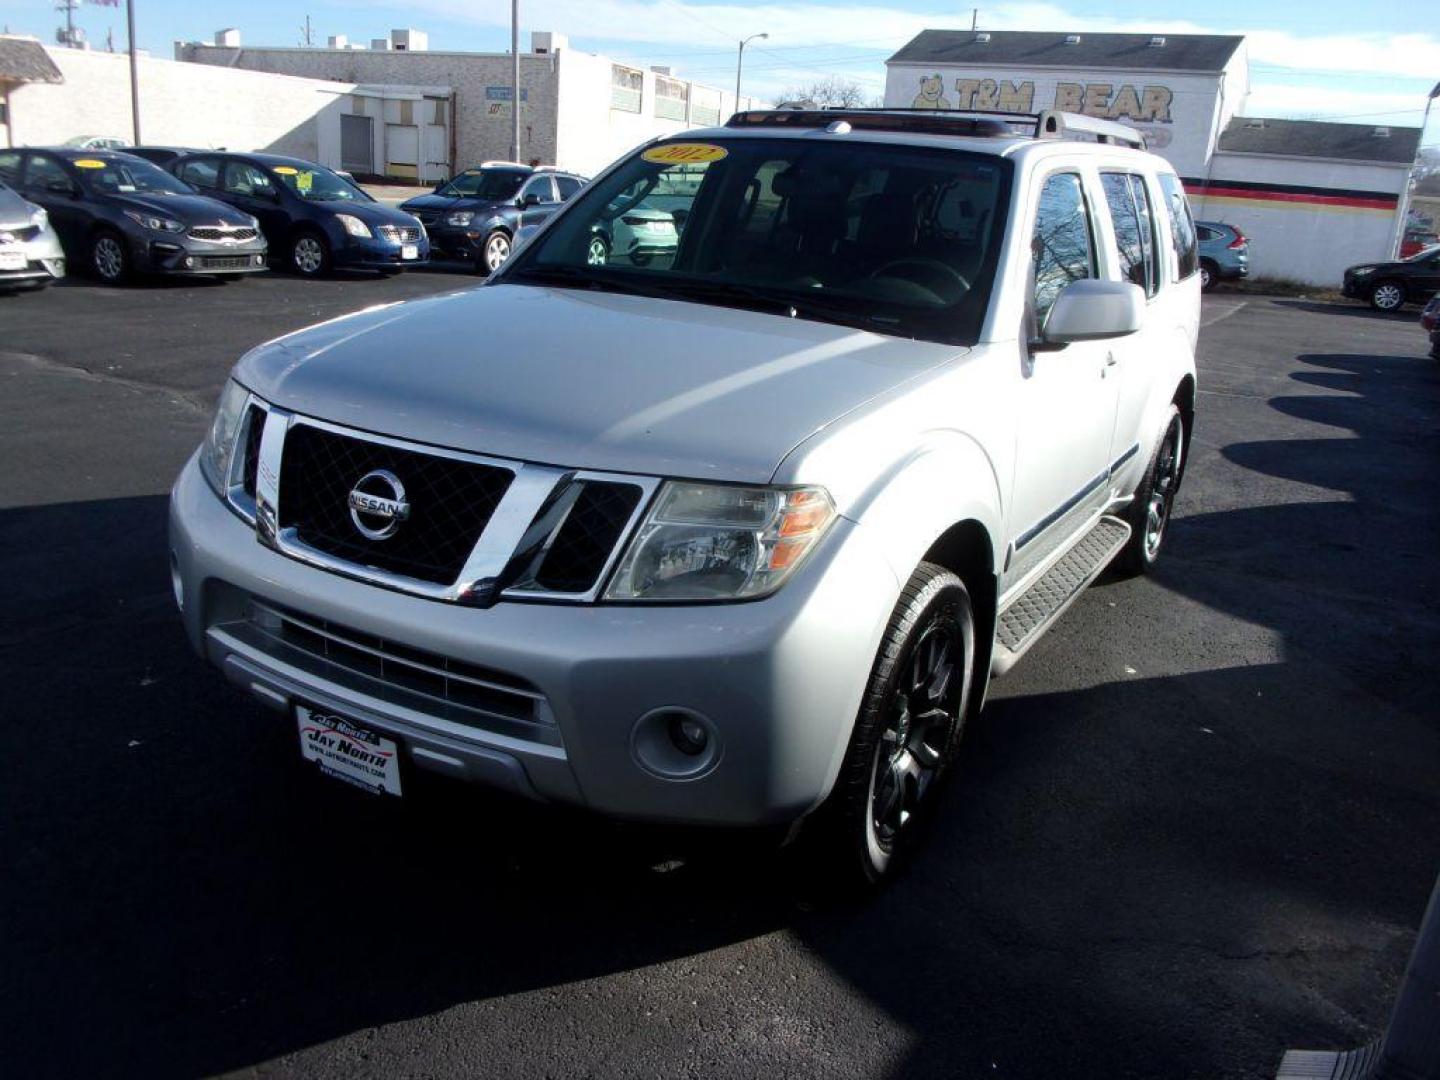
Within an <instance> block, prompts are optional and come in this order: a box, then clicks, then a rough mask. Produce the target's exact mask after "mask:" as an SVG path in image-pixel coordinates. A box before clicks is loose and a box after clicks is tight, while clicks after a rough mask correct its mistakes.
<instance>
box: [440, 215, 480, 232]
mask: <svg viewBox="0 0 1440 1080" xmlns="http://www.w3.org/2000/svg"><path fill="white" fill-rule="evenodd" d="M474 220H475V211H473V210H456V211H455V212H454V213H453V214H446V215H445V224H446V225H455V226H458V227H459V228H462V229H463V228H464V227H465V226H466V225H469V224H470V222H472V221H474Z"/></svg>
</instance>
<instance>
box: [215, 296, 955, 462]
mask: <svg viewBox="0 0 1440 1080" xmlns="http://www.w3.org/2000/svg"><path fill="white" fill-rule="evenodd" d="M963 351H964V350H963V349H960V348H957V347H955V346H951V345H938V344H930V343H924V342H915V341H909V340H906V339H902V338H893V337H884V336H881V335H878V334H872V333H869V332H867V331H863V330H855V329H851V328H849V327H842V326H833V325H829V324H824V323H816V322H807V321H805V320H801V319H789V318H785V317H783V316H779V315H769V314H762V313H757V312H750V311H737V310H734V309H730V308H721V307H710V306H706V305H701V304H691V303H684V302H679V301H669V300H653V299H648V298H645V297H636V296H623V295H617V294H613V293H599V292H582V291H577V290H565V289H551V288H537V287H531V286H520V285H493V286H484V287H480V288H475V289H470V290H467V291H465V292H459V293H451V294H448V295H444V296H437V297H432V298H429V299H425V300H415V301H410V302H408V303H403V304H395V305H390V306H386V307H379V308H371V309H368V310H366V311H361V312H357V313H356V314H354V315H349V316H346V317H344V318H341V319H336V320H334V321H332V322H328V323H321V324H320V325H318V326H314V327H311V328H310V329H308V330H301V331H298V332H296V333H294V334H291V335H289V336H287V337H283V338H279V339H277V340H275V341H272V342H269V343H267V344H265V345H261V346H259V347H258V348H256V349H253V350H252V351H251V352H249V353H247V354H246V355H245V356H244V357H243V358H242V359H241V360H240V363H239V364H238V365H237V366H236V371H235V376H236V378H237V379H239V381H240V382H242V383H243V384H245V385H246V386H247V387H249V388H250V389H251V390H253V391H254V392H255V393H257V394H259V395H260V396H261V397H263V398H265V399H266V400H267V401H271V402H273V403H274V404H276V405H279V406H280V407H282V408H285V409H290V410H293V411H295V412H298V413H302V414H304V415H307V416H313V417H317V418H320V419H325V420H330V421H333V422H335V423H339V424H346V425H349V426H353V427H357V428H363V429H365V430H367V431H372V432H376V433H378V434H384V435H390V436H394V437H398V438H406V439H413V440H415V441H417V442H424V443H431V444H434V445H437V446H445V447H451V448H454V449H461V450H469V451H472V452H475V453H483V454H492V455H495V456H498V457H506V458H514V459H519V460H524V461H533V462H541V463H545V464H551V465H560V466H571V467H577V468H589V469H602V470H611V471H616V472H629V473H640V474H647V475H659V476H676V477H693V478H699V479H714V480H729V481H740V482H748V483H765V482H766V481H768V480H769V479H770V478H771V476H772V475H774V472H775V470H776V468H777V467H778V466H779V464H780V462H781V460H782V459H783V458H784V457H785V455H786V454H787V453H789V451H790V450H791V449H793V448H794V447H795V446H796V445H797V444H798V443H800V442H801V441H802V440H804V439H806V438H808V437H809V436H811V435H813V434H814V433H815V432H816V431H818V430H819V429H821V428H822V427H824V426H825V425H826V424H828V423H830V422H831V421H833V420H834V419H836V418H837V417H839V416H841V415H843V414H845V413H846V412H848V411H850V410H852V409H854V408H856V407H857V406H859V405H862V404H864V403H865V402H867V401H869V400H871V399H872V398H874V397H876V396H877V395H880V394H883V393H884V392H885V391H887V390H890V389H891V388H893V387H895V386H896V385H898V384H900V383H902V382H905V381H907V380H909V379H911V378H914V377H915V376H917V375H919V374H921V373H922V372H924V371H927V370H929V369H931V368H933V367H936V366H937V365H940V364H943V363H945V362H946V361H948V360H950V359H952V358H953V357H955V356H956V355H958V354H959V353H961V352H963Z"/></svg>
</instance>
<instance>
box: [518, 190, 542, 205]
mask: <svg viewBox="0 0 1440 1080" xmlns="http://www.w3.org/2000/svg"><path fill="white" fill-rule="evenodd" d="M520 205H521V206H539V205H540V196H539V195H537V194H536V193H535V192H533V191H530V192H526V193H525V196H524V197H523V198H522V199H521V200H520Z"/></svg>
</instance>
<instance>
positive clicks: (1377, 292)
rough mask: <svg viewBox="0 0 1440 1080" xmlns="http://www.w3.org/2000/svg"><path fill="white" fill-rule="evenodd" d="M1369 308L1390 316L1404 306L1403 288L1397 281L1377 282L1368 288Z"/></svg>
mask: <svg viewBox="0 0 1440 1080" xmlns="http://www.w3.org/2000/svg"><path fill="white" fill-rule="evenodd" d="M1370 306H1371V307H1372V308H1374V309H1375V310H1376V311H1383V312H1384V313H1385V314H1387V315H1388V314H1390V313H1391V312H1392V311H1399V310H1400V309H1401V308H1402V307H1404V306H1405V286H1404V285H1401V284H1400V283H1399V282H1398V281H1377V282H1376V283H1375V284H1374V285H1372V286H1370Z"/></svg>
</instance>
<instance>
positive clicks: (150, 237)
mask: <svg viewBox="0 0 1440 1080" xmlns="http://www.w3.org/2000/svg"><path fill="white" fill-rule="evenodd" d="M130 251H131V254H132V256H133V259H134V263H135V268H136V269H137V270H140V271H142V272H144V273H150V274H181V275H184V274H258V273H261V272H262V271H264V270H265V269H266V265H265V259H266V245H265V241H264V240H263V239H256V240H253V241H250V242H247V243H243V244H226V243H216V242H211V241H205V240H192V239H191V238H190V237H188V236H185V235H184V234H180V235H178V236H162V235H156V234H154V233H147V234H145V235H144V236H140V237H132V238H131V242H130Z"/></svg>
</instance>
